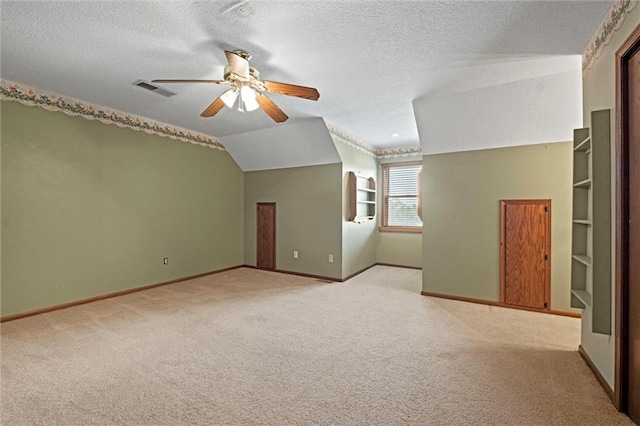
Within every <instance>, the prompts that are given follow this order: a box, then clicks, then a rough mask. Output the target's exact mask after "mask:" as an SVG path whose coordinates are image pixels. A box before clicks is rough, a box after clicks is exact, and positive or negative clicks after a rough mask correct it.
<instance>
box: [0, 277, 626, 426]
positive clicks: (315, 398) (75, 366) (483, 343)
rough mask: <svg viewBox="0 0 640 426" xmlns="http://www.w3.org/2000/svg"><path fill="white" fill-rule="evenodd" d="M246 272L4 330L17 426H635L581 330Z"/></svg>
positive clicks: (6, 415) (395, 288)
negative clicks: (594, 362) (588, 355)
mask: <svg viewBox="0 0 640 426" xmlns="http://www.w3.org/2000/svg"><path fill="white" fill-rule="evenodd" d="M420 286H421V272H420V271H416V270H409V269H399V268H390V267H382V266H377V267H375V268H372V269H370V270H368V271H366V272H365V273H363V274H361V275H359V276H357V277H356V278H353V279H352V280H350V281H347V282H345V283H330V284H329V283H323V282H320V281H318V280H314V279H311V278H302V277H296V276H291V275H282V274H277V273H271V272H265V271H258V270H253V269H244V268H243V269H237V270H232V271H227V272H224V273H220V274H216V275H211V276H207V277H203V278H199V279H195V280H192V281H189V282H184V283H178V284H173V285H169V286H164V287H159V288H156V289H153V290H148V291H143V292H139V293H134V294H130V295H127V296H123V297H119V298H115V299H109V300H104V301H100V302H96V303H92V304H87V305H82V306H78V307H75V308H70V309H66V310H63V311H57V312H52V313H49V314H44V315H40V316H36V317H31V318H26V319H22V320H17V321H12V322H8V323H4V324H2V424H4V425H31V424H46V425H88V424H118V425H125V424H126V425H138V424H145V425H146V424H159V425H178V424H204V425H213V424H233V425H235V424H242V425H245V424H246V425H250V424H270V425H305V424H341V425H351V424H358V425H361V424H380V425H397V424H407V423H408V424H465V425H471V424H483V425H484V424H505V425H507V424H509V425H514V424H518V425H521V424H539V425H551V424H557V425H569V424H575V425H586V424H593V425H617V424H631V423H630V421H629V420H628V418H627V417H625V416H624V415H621V414H619V413H617V412H616V411H615V409H614V408H613V406H612V405H611V403H610V402H609V400H608V398H607V396H606V395H605V393H604V391H603V390H602V389H601V388H600V386H599V385H598V383H597V382H596V379H595V378H594V377H593V375H592V374H591V372H590V371H589V369H588V368H587V366H586V365H585V364H584V362H583V361H582V359H581V358H580V356H579V354H578V353H577V352H576V348H577V346H578V343H579V321H578V320H576V319H572V318H565V317H558V316H552V315H544V314H537V313H530V312H522V311H516V310H510V309H502V308H495V307H488V306H483V305H474V304H467V303H462V302H454V301H448V300H443V299H434V298H427V297H423V296H421V295H420V294H419V292H420Z"/></svg>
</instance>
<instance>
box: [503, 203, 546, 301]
mask: <svg viewBox="0 0 640 426" xmlns="http://www.w3.org/2000/svg"><path fill="white" fill-rule="evenodd" d="M500 222H501V223H500V231H501V232H500V251H501V255H500V283H501V285H500V301H501V302H502V303H505V304H508V305H515V306H522V307H527V308H533V309H540V310H548V309H550V297H551V296H550V293H551V291H550V290H551V200H502V201H501V202H500Z"/></svg>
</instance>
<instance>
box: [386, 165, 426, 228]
mask: <svg viewBox="0 0 640 426" xmlns="http://www.w3.org/2000/svg"><path fill="white" fill-rule="evenodd" d="M421 177H422V163H421V162H411V163H391V164H383V165H382V195H383V199H382V203H383V206H382V226H381V227H380V230H381V231H405V232H421V231H422V220H421V219H420V216H419V210H421V208H420V207H421V201H422V200H421V198H422V196H421V194H420V193H421V187H422V185H421V182H420V180H421Z"/></svg>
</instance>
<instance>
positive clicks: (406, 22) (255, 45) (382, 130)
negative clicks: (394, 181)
mask: <svg viewBox="0 0 640 426" xmlns="http://www.w3.org/2000/svg"><path fill="white" fill-rule="evenodd" d="M611 4H612V2H611V1H590V0H589V1H577V0H574V1H566V0H564V1H454V0H449V1H419V2H412V1H341V2H338V1H282V2H273V1H232V2H228V1H220V2H218V1H199V2H196V1H190V2H174V1H167V2H147V1H145V2H139V1H125V2H119V1H114V2H111V1H109V2H98V1H81V2H76V1H73V2H62V1H55V2H40V1H37V2H35V1H34V2H30V1H16V2H8V1H2V9H1V18H2V21H1V24H2V25H1V62H0V67H1V68H0V71H1V76H2V78H4V79H8V80H11V81H14V82H18V83H22V84H25V85H29V86H32V87H36V88H39V89H43V90H48V91H51V92H52V93H57V94H61V95H66V96H70V97H74V98H77V99H81V100H83V101H87V102H90V103H93V104H96V105H100V106H105V107H108V108H112V109H116V110H120V111H124V112H127V113H131V114H136V115H140V116H143V117H148V118H151V119H153V120H157V121H160V122H164V123H168V124H172V125H175V126H179V127H183V128H186V129H189V130H193V131H196V132H200V133H204V134H206V135H211V136H215V137H218V138H221V139H222V140H223V141H224V140H225V137H226V138H227V139H228V140H229V141H233V140H235V139H237V138H235V137H231V136H234V135H238V134H249V135H250V134H252V133H253V132H256V131H259V130H262V129H268V128H272V127H275V126H278V124H276V123H274V122H273V121H272V120H271V119H270V118H269V117H268V116H267V115H266V114H265V113H264V112H263V111H261V110H257V111H253V112H247V113H244V114H243V113H240V112H238V111H237V110H235V109H227V108H225V109H223V110H222V111H221V112H220V113H218V114H217V115H216V116H215V117H213V118H202V117H200V113H201V112H202V110H203V109H204V108H205V107H206V106H207V105H209V104H210V103H211V102H212V100H213V99H214V98H216V97H217V96H219V95H220V94H221V93H222V92H223V91H224V90H225V87H223V86H219V85H203V84H173V85H165V87H167V88H168V89H169V90H171V91H173V92H175V93H176V94H177V95H176V96H173V97H170V98H165V97H162V96H159V95H158V94H156V93H153V92H149V91H146V90H144V89H141V88H139V87H136V86H134V85H132V83H133V82H135V81H136V80H139V79H146V80H152V79H157V78H191V79H220V78H222V74H223V69H224V66H225V65H226V64H227V60H226V58H225V55H224V52H223V51H224V50H225V49H227V50H235V49H244V50H246V51H248V52H250V53H251V54H252V55H253V59H252V60H251V65H252V66H253V67H255V68H257V69H258V70H259V71H260V73H261V77H262V78H264V79H268V80H273V81H281V82H288V83H293V84H299V85H305V86H313V87H316V88H317V89H318V91H319V92H320V99H319V100H318V101H317V102H313V101H309V100H305V99H300V98H293V97H287V96H283V95H278V94H272V95H270V97H271V99H272V100H273V101H275V102H276V103H277V104H278V105H279V106H280V107H281V108H282V110H284V112H285V113H287V114H288V115H289V116H290V117H291V121H289V122H288V123H295V122H296V121H300V120H304V119H308V118H314V117H315V118H322V119H324V120H325V121H326V122H327V123H329V124H331V125H332V126H335V127H336V128H338V129H341V130H343V131H344V132H346V133H348V134H350V135H353V136H355V137H357V138H359V139H360V140H362V141H363V142H365V143H368V144H370V145H372V146H374V147H378V148H383V147H394V146H407V145H418V143H419V142H418V130H417V126H416V123H415V117H414V113H413V106H412V102H413V101H414V100H416V99H421V98H426V97H429V96H431V95H435V94H441V93H442V92H443V91H445V90H449V89H452V88H453V87H454V86H455V85H456V84H458V83H465V82H466V83H465V84H468V80H470V79H471V80H472V79H473V78H474V75H475V73H474V72H473V69H474V67H477V66H481V67H482V66H484V67H485V68H486V66H487V65H491V64H496V63H498V64H503V63H504V64H508V63H510V62H519V61H531V60H536V59H541V58H542V59H544V58H546V57H552V56H557V55H580V54H582V52H583V51H584V50H585V48H586V46H587V43H588V42H589V40H590V38H591V36H592V35H593V33H594V31H595V29H596V28H597V26H598V24H599V23H600V21H601V20H602V19H603V17H604V15H605V13H606V12H607V10H608V9H609V7H610V6H611ZM499 69H501V70H505V71H504V72H505V75H504V76H495V75H493V76H492V78H494V79H495V78H497V79H500V78H502V77H504V79H505V80H507V81H508V79H509V75H508V74H506V73H508V72H509V71H508V70H509V69H510V68H509V67H500V68H499ZM485 77H486V76H485ZM462 79H464V80H465V82H462V81H461V80H462ZM393 134H397V136H395V137H392V135H393Z"/></svg>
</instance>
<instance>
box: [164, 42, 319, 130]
mask: <svg viewBox="0 0 640 426" xmlns="http://www.w3.org/2000/svg"><path fill="white" fill-rule="evenodd" d="M224 53H225V55H226V56H227V61H229V65H227V66H225V67H224V79H223V80H174V79H158V80H153V82H154V83H213V84H226V85H228V86H231V88H230V89H229V90H227V91H226V92H224V93H223V94H222V95H220V96H219V97H218V98H216V100H214V101H213V102H212V103H211V105H209V106H208V107H207V108H206V109H205V110H204V111H202V113H201V114H200V115H201V116H202V117H213V116H214V115H216V114H217V113H218V112H219V111H220V110H221V109H222V108H223V107H224V106H225V105H226V106H228V107H229V108H233V106H234V105H235V103H236V100H237V101H238V110H239V111H240V112H244V111H253V110H255V109H258V108H262V109H263V110H264V112H266V113H267V115H269V117H271V118H272V119H273V120H274V121H275V122H277V123H282V122H283V121H286V120H287V119H288V118H289V117H288V116H287V114H285V113H284V112H283V111H282V110H281V109H280V108H279V107H278V106H277V105H276V104H275V103H274V102H273V101H272V100H271V99H269V98H268V97H267V95H266V94H265V93H266V92H272V93H279V94H281V95H287V96H295V97H298V98H304V99H309V100H312V101H317V100H318V98H319V97H320V94H319V93H318V91H317V90H316V89H314V88H313V87H305V86H297V85H295V84H288V83H278V82H276V81H268V80H260V73H259V72H258V70H257V69H255V68H253V67H250V66H249V60H250V59H251V55H250V54H249V53H248V52H245V51H244V50H234V51H233V52H231V51H228V50H225V51H224Z"/></svg>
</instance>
